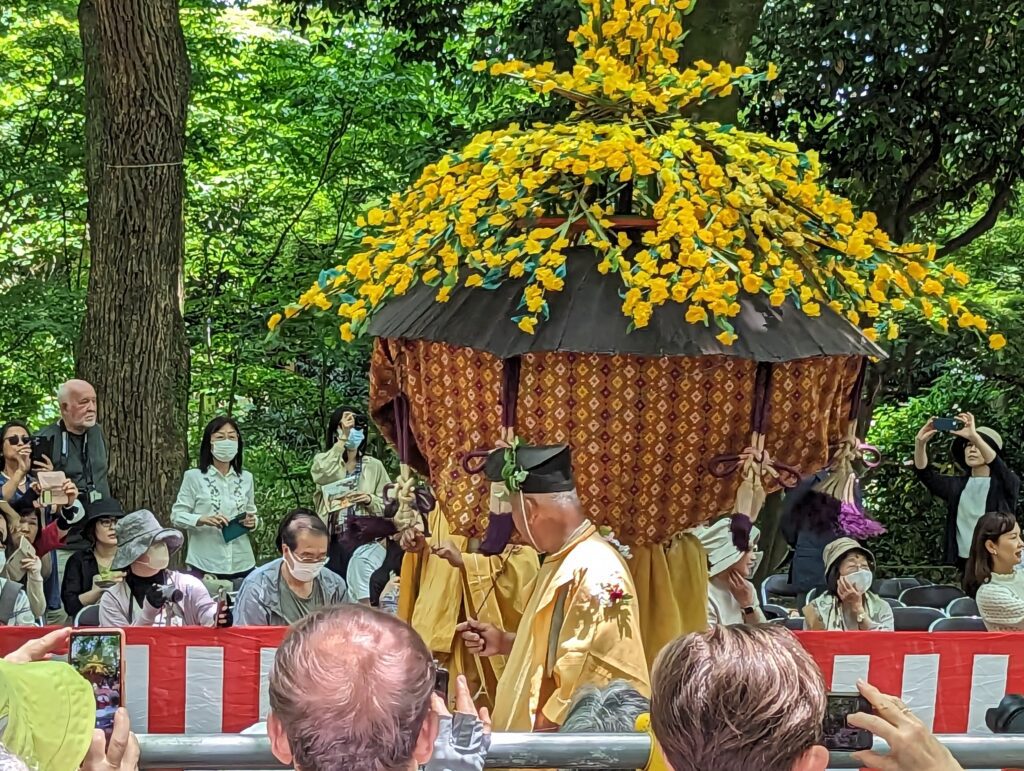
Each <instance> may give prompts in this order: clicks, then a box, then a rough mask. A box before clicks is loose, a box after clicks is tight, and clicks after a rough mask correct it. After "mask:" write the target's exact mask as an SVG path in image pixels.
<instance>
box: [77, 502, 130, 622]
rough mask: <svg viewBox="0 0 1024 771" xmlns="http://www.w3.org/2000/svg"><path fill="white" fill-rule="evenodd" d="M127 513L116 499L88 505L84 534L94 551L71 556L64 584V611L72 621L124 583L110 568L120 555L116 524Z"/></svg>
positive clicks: (120, 575)
mask: <svg viewBox="0 0 1024 771" xmlns="http://www.w3.org/2000/svg"><path fill="white" fill-rule="evenodd" d="M124 514H125V513H124V510H123V509H122V508H121V504H120V503H119V502H118V501H117V500H116V499H115V498H101V499H100V500H98V501H95V502H93V503H87V504H86V505H85V521H84V522H83V523H82V531H83V533H84V534H85V539H86V540H87V541H89V543H91V544H92V549H90V550H89V551H79V552H75V553H74V554H72V555H71V558H70V559H69V560H68V563H67V565H66V566H65V567H64V578H63V582H62V584H61V599H62V601H63V602H64V610H65V611H67V614H68V616H69V617H71V618H72V619H74V618H75V617H76V616H77V615H78V614H79V612H80V611H81V610H82V608H84V607H85V606H87V605H95V604H96V603H98V602H99V601H100V598H102V597H103V593H104V592H105V591H107V590H108V589H112V588H113V587H115V586H118V585H119V584H120V583H121V582H122V581H123V580H124V572H122V571H120V570H114V569H112V568H111V565H112V564H113V562H114V555H115V554H116V553H117V529H116V528H117V521H118V520H119V519H121V518H122V517H123V516H124Z"/></svg>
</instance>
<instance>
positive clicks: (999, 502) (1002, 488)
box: [914, 412, 1020, 573]
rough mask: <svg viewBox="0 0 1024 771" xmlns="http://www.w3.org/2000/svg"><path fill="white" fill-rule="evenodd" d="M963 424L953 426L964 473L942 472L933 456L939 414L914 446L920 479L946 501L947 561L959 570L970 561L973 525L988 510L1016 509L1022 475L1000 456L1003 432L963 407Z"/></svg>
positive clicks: (955, 452) (955, 448)
mask: <svg viewBox="0 0 1024 771" xmlns="http://www.w3.org/2000/svg"><path fill="white" fill-rule="evenodd" d="M957 420H959V421H960V423H961V424H962V426H963V427H962V428H960V429H958V430H956V431H953V432H952V433H953V436H954V437H955V438H954V439H953V446H952V449H951V453H952V455H953V460H954V461H955V462H956V464H957V466H959V467H960V468H961V469H963V472H964V473H963V474H962V475H960V476H950V475H948V474H940V473H939V472H938V471H937V470H936V469H935V468H934V467H933V466H932V465H931V463H930V462H929V458H928V443H929V442H930V441H931V440H932V439H933V438H934V437H935V434H936V433H938V432H937V430H936V428H935V422H934V421H935V418H932V419H930V420H929V421H928V422H927V423H925V424H924V425H923V426H922V427H921V430H920V431H918V433H917V440H916V443H915V446H914V471H915V473H916V474H917V478H918V479H919V480H920V481H921V483H922V484H923V485H924V486H925V487H926V488H928V491H929V492H930V493H931V494H932V495H934V496H935V497H936V498H939V499H941V500H942V501H943V502H944V503H945V504H946V535H945V543H944V549H945V554H944V556H945V560H946V564H949V565H956V566H957V568H958V569H959V570H960V571H961V573H962V572H963V570H964V566H965V565H966V564H967V557H968V556H969V555H970V552H971V541H972V538H973V537H974V526H975V525H976V524H977V522H978V520H979V519H981V516H982V515H983V514H985V512H988V511H1016V510H1017V496H1018V495H1019V494H1020V477H1018V476H1017V475H1016V474H1014V473H1013V472H1012V471H1011V470H1010V468H1009V466H1007V465H1006V462H1005V461H1004V460H1003V458H1002V450H1003V438H1002V437H1001V436H1000V435H999V434H998V433H997V432H996V431H994V430H993V429H991V428H985V427H978V426H976V425H975V422H974V415H972V414H971V413H969V412H964V413H961V414H960V415H958V416H957Z"/></svg>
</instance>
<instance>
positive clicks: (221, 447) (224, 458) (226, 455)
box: [211, 439, 238, 463]
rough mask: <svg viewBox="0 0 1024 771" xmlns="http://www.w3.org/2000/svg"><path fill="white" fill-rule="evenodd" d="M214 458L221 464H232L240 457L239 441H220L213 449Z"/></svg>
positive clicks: (214, 444) (215, 443)
mask: <svg viewBox="0 0 1024 771" xmlns="http://www.w3.org/2000/svg"><path fill="white" fill-rule="evenodd" d="M211 449H212V450H213V457H214V458H216V459H217V460H219V461H220V462H221V463H230V462H231V461H233V460H234V459H235V456H236V455H238V440H237V439H218V440H217V441H216V442H214V443H213V446H212V447H211Z"/></svg>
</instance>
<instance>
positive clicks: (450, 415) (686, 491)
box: [370, 340, 861, 546]
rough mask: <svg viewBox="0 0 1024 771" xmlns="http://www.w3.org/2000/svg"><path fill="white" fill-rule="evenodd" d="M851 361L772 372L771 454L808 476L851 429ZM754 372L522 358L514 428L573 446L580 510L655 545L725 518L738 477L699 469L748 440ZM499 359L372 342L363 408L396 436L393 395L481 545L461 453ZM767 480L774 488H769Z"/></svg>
mask: <svg viewBox="0 0 1024 771" xmlns="http://www.w3.org/2000/svg"><path fill="white" fill-rule="evenodd" d="M860 361H861V360H860V359H859V358H857V357H832V358H824V357H822V358H815V359H806V360H803V361H797V362H789V363H786V364H779V365H776V366H775V377H774V382H773V385H772V396H771V400H770V414H769V430H768V434H767V447H768V449H769V452H770V453H771V454H772V455H773V456H774V457H776V458H778V459H779V460H781V461H784V462H786V463H789V464H792V465H795V466H798V467H800V468H802V469H804V470H807V471H815V470H817V469H818V468H820V467H821V466H822V465H823V464H824V463H825V462H826V460H827V456H828V445H829V443H830V442H833V443H834V442H836V441H838V440H839V438H841V437H842V436H843V435H844V434H845V431H846V427H847V425H848V419H847V414H848V411H849V394H850V391H851V388H852V386H853V384H854V382H855V380H856V377H857V373H858V371H859V367H860ZM754 372H755V364H754V362H751V361H746V360H742V359H734V358H728V357H724V356H708V357H700V358H684V357H678V358H651V357H639V356H618V355H611V356H603V355H596V354H572V353H540V354H529V355H526V356H524V357H523V360H522V372H521V379H520V386H519V394H518V401H517V413H518V414H517V421H516V426H515V430H516V434H517V435H519V436H521V437H522V438H523V439H524V440H525V441H529V442H531V443H535V444H549V443H557V442H568V443H569V444H570V445H571V446H572V450H573V464H574V468H575V473H576V477H577V483H578V485H577V486H578V489H579V492H580V497H581V499H582V501H583V505H584V506H585V508H586V509H587V511H588V514H589V516H590V517H591V518H592V519H593V520H594V521H596V522H597V523H599V524H602V525H608V526H609V527H611V528H613V529H614V530H615V532H616V534H617V535H618V536H619V538H620V539H621V540H622V541H623V542H624V543H628V544H634V545H638V546H639V545H646V544H654V543H664V542H666V541H668V540H669V539H670V538H671V537H672V536H673V535H675V534H676V533H678V532H680V531H682V530H685V529H686V528H689V527H693V526H694V525H697V524H700V523H701V522H704V521H706V520H708V519H709V518H711V517H713V516H716V515H718V514H721V513H725V512H727V511H728V510H729V509H730V507H731V505H732V502H733V500H734V498H735V495H736V487H737V484H738V479H735V478H731V479H725V480H720V479H715V478H714V477H712V476H711V475H710V474H709V473H708V471H707V469H706V464H707V461H708V460H709V459H711V458H712V457H714V456H715V455H717V454H719V453H725V452H738V451H739V450H742V449H743V448H744V447H746V445H747V444H748V442H749V436H750V415H751V410H752V407H753V404H752V400H753V383H754ZM501 378H502V366H501V361H500V360H498V359H497V358H496V357H494V356H491V355H490V354H487V353H481V352H479V351H473V350H470V349H466V348H456V347H454V346H450V345H447V344H444V343H436V342H428V341H410V340H387V341H380V340H378V341H377V343H376V344H375V347H374V354H373V360H372V364H371V372H370V407H371V411H372V413H373V416H374V419H375V420H376V421H377V423H378V425H380V426H381V429H382V431H383V432H384V434H385V436H386V437H387V438H388V439H389V440H390V441H394V437H395V427H394V422H393V415H392V412H391V409H390V402H391V400H392V399H393V398H394V397H395V396H396V395H397V393H399V392H400V391H402V392H404V393H405V394H406V395H407V396H408V397H409V400H410V402H411V415H412V419H411V422H412V437H413V441H412V445H413V452H412V457H411V458H410V459H409V460H410V462H411V463H412V465H413V466H414V467H416V468H418V469H419V470H420V471H421V472H423V473H429V475H430V479H431V483H432V485H433V487H434V489H435V491H436V493H437V497H438V501H439V504H440V506H441V509H442V510H443V511H445V512H446V513H447V516H448V520H449V522H450V524H451V527H452V529H453V531H455V532H456V533H458V534H459V535H464V536H468V537H479V536H481V535H482V534H483V532H484V530H485V529H486V525H487V516H486V515H487V504H488V487H487V484H486V482H485V481H484V479H483V477H482V476H481V475H470V474H467V473H466V472H465V471H463V469H462V459H463V457H465V455H466V453H468V452H471V451H473V450H480V449H486V448H489V447H492V446H493V445H494V442H495V439H496V438H497V436H498V431H499V428H500V426H501V415H500V409H499V403H500V402H499V398H500V390H501ZM772 489H774V488H772V487H770V486H769V488H768V490H769V492H771V491H772Z"/></svg>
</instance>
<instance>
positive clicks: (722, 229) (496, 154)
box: [268, 0, 996, 345]
mask: <svg viewBox="0 0 1024 771" xmlns="http://www.w3.org/2000/svg"><path fill="white" fill-rule="evenodd" d="M581 5H582V7H583V10H584V16H583V22H582V24H581V25H580V26H579V27H577V28H576V29H574V30H573V31H572V32H571V33H570V34H569V39H570V41H572V42H573V43H574V44H575V45H576V48H577V51H578V56H577V61H576V64H575V66H574V67H573V68H572V70H571V71H568V72H558V71H556V70H555V67H554V65H553V64H551V63H549V62H545V63H541V64H531V63H528V62H523V61H518V60H515V61H491V62H478V63H477V64H475V65H474V69H475V70H479V71H482V70H484V69H488V70H489V71H490V72H491V73H492V74H493V75H497V76H506V77H512V78H516V79H519V80H521V81H523V82H525V83H527V84H528V85H529V86H530V87H531V88H533V89H535V90H536V91H538V92H540V93H545V94H552V93H553V94H557V95H559V96H561V97H564V98H567V99H570V100H572V101H573V103H574V105H575V110H574V112H573V114H572V115H571V116H570V118H569V119H568V120H567V121H566V122H564V123H560V124H557V125H548V124H542V123H537V124H534V125H533V126H529V127H522V126H519V125H517V124H512V125H510V126H508V127H507V128H505V129H502V130H498V131H485V132H483V133H481V134H478V135H477V136H475V137H474V138H473V139H472V140H471V141H470V142H469V143H468V144H467V145H466V146H465V147H463V148H462V149H461V150H460V151H458V152H453V153H450V154H448V155H446V156H444V157H443V158H441V159H440V160H439V161H438V162H437V163H434V164H431V165H429V166H427V167H426V168H425V169H424V170H423V172H422V174H421V175H420V177H419V179H418V180H417V181H416V182H415V183H414V184H413V185H412V186H411V187H410V188H409V189H407V190H406V191H405V192H403V193H401V194H396V195H393V196H391V198H390V200H389V201H388V205H387V207H382V208H373V209H370V210H369V211H368V212H367V213H366V215H365V218H360V220H359V225H360V230H359V239H360V240H359V248H357V249H356V250H355V251H354V253H353V254H352V255H351V256H350V257H349V258H348V259H347V260H346V261H345V262H344V263H343V264H341V265H338V266H337V267H335V268H333V269H330V270H326V271H323V272H322V273H321V274H320V277H319V279H318V280H317V282H316V283H315V284H313V285H312V286H311V287H310V289H309V290H308V291H307V292H306V293H304V294H303V295H302V297H300V298H299V302H298V304H297V305H295V306H288V307H286V308H285V309H284V316H285V317H286V318H291V317H292V316H294V315H296V314H297V313H299V312H305V311H307V310H310V309H314V308H315V309H319V310H323V311H328V310H333V309H334V308H335V306H337V313H338V315H339V316H340V317H341V318H340V323H341V324H342V334H343V336H346V337H347V336H349V335H351V336H352V337H358V336H359V335H361V334H364V333H365V331H366V328H367V325H368V324H369V321H370V319H372V317H373V314H374V313H375V312H376V311H377V310H378V309H379V308H380V307H382V306H383V305H384V304H386V303H387V302H388V301H389V300H390V299H391V298H393V297H399V296H402V295H404V294H406V293H407V292H408V291H409V290H410V289H411V288H412V287H414V286H416V285H417V284H420V283H423V284H427V285H428V286H431V287H436V299H437V301H438V302H446V301H447V300H448V299H449V297H450V296H451V293H452V292H453V291H455V290H456V289H457V290H458V291H466V288H467V287H476V288H477V291H483V290H487V289H493V288H495V287H497V286H499V285H501V284H502V283H503V282H504V281H506V280H509V279H525V281H524V289H523V296H522V306H523V308H525V311H526V314H525V315H522V316H517V317H515V318H514V319H512V321H513V322H514V323H515V324H516V325H517V326H518V327H519V329H520V330H522V331H523V332H524V333H527V334H533V333H534V332H535V330H536V328H537V326H538V325H539V324H541V323H543V321H544V320H545V319H546V318H547V316H548V303H549V301H550V297H551V295H553V294H556V293H558V292H561V291H563V289H564V286H565V275H566V271H567V267H566V250H568V249H569V248H571V247H574V246H589V247H590V248H591V249H592V250H593V253H594V259H595V261H596V267H597V269H598V271H599V272H600V273H601V274H603V275H605V276H606V277H607V278H605V279H604V280H617V281H619V282H620V283H621V285H622V291H621V295H622V297H623V300H622V307H621V309H622V312H623V315H624V316H625V317H626V318H627V319H628V324H629V325H630V328H642V327H644V326H646V325H647V324H648V323H649V322H650V319H651V317H652V314H653V313H654V312H655V311H656V310H657V309H658V308H659V307H662V306H664V305H665V304H666V303H673V304H675V305H677V306H680V317H681V318H683V319H685V321H686V322H687V323H691V324H710V323H714V324H715V325H716V326H718V327H719V328H720V330H721V334H719V335H718V339H719V340H720V341H721V342H722V343H723V344H725V345H730V344H732V342H733V341H735V340H736V334H735V329H734V328H733V325H732V323H731V321H730V320H731V319H732V318H734V317H735V316H737V315H738V314H739V312H740V309H741V303H742V302H743V297H744V293H745V294H758V293H765V294H766V295H767V296H768V299H769V301H770V303H771V305H773V306H775V307H779V306H782V305H783V304H785V303H786V302H787V301H790V302H792V303H793V304H795V305H796V306H797V307H799V308H801V309H802V310H803V312H804V313H806V314H807V315H809V316H818V315H820V314H821V313H822V312H823V311H824V309H825V308H826V307H827V308H828V309H829V310H830V312H835V313H837V314H839V315H841V316H845V317H846V318H849V319H851V320H852V321H853V322H854V323H857V324H861V323H863V324H866V325H870V326H869V328H868V329H867V330H865V334H866V335H868V336H869V337H870V338H871V339H877V338H878V336H879V331H880V330H882V329H886V332H887V333H886V337H887V338H890V339H891V338H892V336H893V334H894V333H895V334H898V330H899V327H898V325H896V324H895V323H894V324H892V325H891V326H888V327H883V326H881V325H880V324H879V326H878V328H877V329H876V328H875V325H876V321H875V320H876V319H878V318H879V316H880V315H882V314H883V312H885V311H893V312H900V311H904V310H906V309H910V308H914V309H916V310H917V311H918V312H919V313H921V314H922V315H923V316H924V317H925V318H926V319H927V320H928V321H929V322H930V323H931V324H932V325H933V327H934V328H935V329H937V330H945V329H948V327H949V323H950V321H951V320H955V321H956V322H957V324H958V325H959V326H960V327H962V328H968V329H973V330H975V331H977V332H979V333H980V332H984V331H986V329H987V322H985V320H984V319H983V318H981V317H979V316H977V315H976V314H974V313H973V312H971V311H970V310H969V309H968V308H967V307H966V306H965V305H964V303H963V302H962V300H960V299H959V298H957V297H956V291H957V290H958V289H959V288H960V287H962V286H965V285H966V284H967V282H968V281H969V278H968V276H967V275H966V274H965V273H964V272H963V271H961V270H960V269H959V268H958V267H956V266H955V265H952V264H950V265H947V266H946V267H945V268H942V269H940V268H939V266H937V265H936V263H935V254H936V249H935V246H934V245H930V244H929V245H918V244H903V245H896V244H893V243H892V241H891V239H890V238H889V236H888V235H886V233H884V232H883V231H882V230H880V229H879V228H878V220H877V217H875V215H874V214H872V213H870V212H866V213H857V212H855V211H854V209H853V206H852V204H851V203H850V201H848V200H847V199H845V198H842V197H840V196H838V195H835V194H833V193H831V192H830V191H829V190H827V189H826V188H825V187H823V186H822V184H821V182H820V178H821V167H820V164H819V163H818V158H817V156H816V154H815V153H813V152H801V151H800V149H799V148H798V147H796V146H795V145H793V144H791V143H787V142H779V141H776V140H774V139H772V138H770V137H767V136H765V135H763V134H757V133H753V132H747V131H742V130H740V129H738V128H736V127H735V126H731V125H724V126H723V125H719V124H717V123H698V122H694V121H692V120H690V119H689V118H688V117H686V116H687V115H688V114H690V112H691V111H692V110H693V108H695V107H697V106H699V105H701V104H703V103H705V102H707V101H709V100H712V99H716V98H719V97H723V96H728V95H729V94H730V93H732V92H733V91H734V90H735V89H737V88H740V87H743V86H745V85H748V84H752V83H756V82H759V81H763V80H771V79H773V78H774V77H775V76H776V74H777V73H776V70H775V68H774V67H773V66H769V68H768V72H767V73H755V72H753V71H752V70H750V69H749V68H747V67H734V66H732V65H730V64H727V63H721V64H718V65H712V64H710V63H707V62H703V61H698V62H695V63H694V64H692V65H690V66H686V67H680V66H678V64H679V62H678V58H679V57H678V53H677V51H678V50H679V48H680V44H681V41H682V39H683V37H684V34H685V29H684V26H683V20H684V17H685V15H686V14H687V13H688V12H689V11H691V10H692V7H693V0H583V2H582V3H581ZM624 200H625V201H631V209H630V211H631V213H632V214H634V215H639V216H641V217H644V218H646V219H648V220H651V221H653V222H654V225H653V226H652V227H651V228H650V229H648V230H647V231H646V232H641V233H630V234H626V233H623V232H616V220H615V216H616V213H617V212H619V211H620V210H621V206H622V201H624ZM289 309H294V310H289ZM279 321H280V320H278V322H279ZM278 322H275V324H274V328H276V327H277V323H278ZM346 324H347V325H348V326H347V327H346V326H345V325H346ZM268 326H269V323H268ZM995 337H996V336H995V335H994V336H993V338H995Z"/></svg>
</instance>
